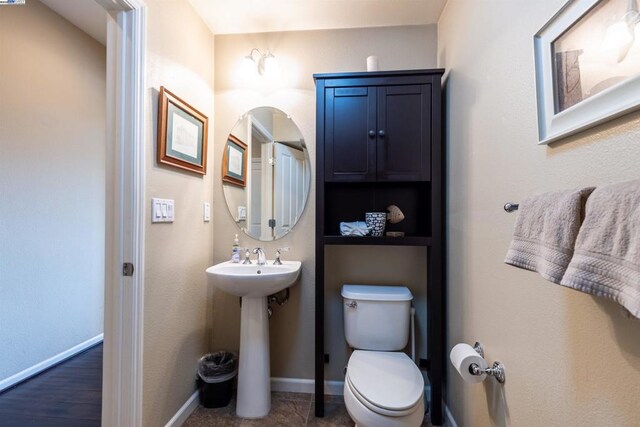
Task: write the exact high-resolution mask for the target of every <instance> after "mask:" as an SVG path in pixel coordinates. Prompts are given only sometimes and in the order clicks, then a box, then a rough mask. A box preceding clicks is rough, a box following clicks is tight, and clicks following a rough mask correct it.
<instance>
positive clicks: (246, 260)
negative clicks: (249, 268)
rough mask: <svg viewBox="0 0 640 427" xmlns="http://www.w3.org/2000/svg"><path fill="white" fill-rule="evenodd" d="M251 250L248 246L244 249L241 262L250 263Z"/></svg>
mask: <svg viewBox="0 0 640 427" xmlns="http://www.w3.org/2000/svg"><path fill="white" fill-rule="evenodd" d="M250 258H251V252H249V248H247V249H246V250H245V251H244V262H243V264H251V259H250Z"/></svg>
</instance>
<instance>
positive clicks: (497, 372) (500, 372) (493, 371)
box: [469, 341, 506, 384]
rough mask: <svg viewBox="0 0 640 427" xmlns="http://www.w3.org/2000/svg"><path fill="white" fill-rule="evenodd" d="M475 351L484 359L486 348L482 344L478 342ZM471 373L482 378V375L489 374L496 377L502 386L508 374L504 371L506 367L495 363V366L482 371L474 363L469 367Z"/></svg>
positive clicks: (474, 347) (474, 346)
mask: <svg viewBox="0 0 640 427" xmlns="http://www.w3.org/2000/svg"><path fill="white" fill-rule="evenodd" d="M473 349H474V350H475V351H476V353H478V354H479V355H480V357H482V358H483V359H484V347H483V346H482V344H480V343H479V342H477V341H476V343H475V344H474V345H473ZM469 373H471V375H475V376H480V375H482V374H487V375H490V376H492V377H494V378H495V379H496V380H497V381H498V382H499V383H500V384H504V382H505V380H506V373H505V371H504V365H503V364H502V363H500V362H497V361H496V362H493V366H491V367H490V368H486V369H482V368H480V366H478V365H477V364H476V363H472V364H471V366H469Z"/></svg>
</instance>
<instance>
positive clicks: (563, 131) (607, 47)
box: [534, 0, 640, 144]
mask: <svg viewBox="0 0 640 427" xmlns="http://www.w3.org/2000/svg"><path fill="white" fill-rule="evenodd" d="M534 52H535V68H536V92H537V100H538V133H539V143H540V144H548V143H550V142H553V141H556V140H558V139H561V138H564V137H566V136H569V135H572V134H575V133H577V132H580V131H582V130H584V129H587V128H589V127H592V126H595V125H597V124H599V123H603V122H605V121H607V120H611V119H613V118H616V117H619V116H621V115H623V114H626V113H629V112H631V111H632V110H635V109H637V108H638V107H639V106H640V12H639V11H638V7H637V3H636V1H635V0H632V1H626V0H624V1H623V0H571V1H569V2H568V3H567V4H566V5H565V6H564V7H563V8H562V9H561V10H560V11H559V12H558V13H556V14H555V16H553V18H551V20H550V21H549V22H548V23H546V24H545V26H544V27H542V29H541V30H540V31H538V33H537V34H536V35H535V37H534Z"/></svg>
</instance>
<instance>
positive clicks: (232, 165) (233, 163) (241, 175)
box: [222, 135, 247, 187]
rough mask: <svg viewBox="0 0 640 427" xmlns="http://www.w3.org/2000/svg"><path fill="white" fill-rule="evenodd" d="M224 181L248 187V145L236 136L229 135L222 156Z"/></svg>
mask: <svg viewBox="0 0 640 427" xmlns="http://www.w3.org/2000/svg"><path fill="white" fill-rule="evenodd" d="M222 181H224V182H228V183H230V184H235V185H240V186H242V187H245V186H246V185H247V144H245V143H244V142H242V141H240V139H238V138H237V137H235V136H234V135H229V138H228V139H227V145H226V146H225V147H224V154H223V155H222Z"/></svg>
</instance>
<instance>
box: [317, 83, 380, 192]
mask: <svg viewBox="0 0 640 427" xmlns="http://www.w3.org/2000/svg"><path fill="white" fill-rule="evenodd" d="M324 96H325V99H326V102H325V108H326V112H325V118H326V122H325V141H324V151H325V158H326V161H325V172H326V173H325V175H326V176H327V178H328V181H343V182H366V181H374V180H375V179H376V135H377V133H376V88H375V87H348V88H327V89H326V92H325V94H324Z"/></svg>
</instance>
